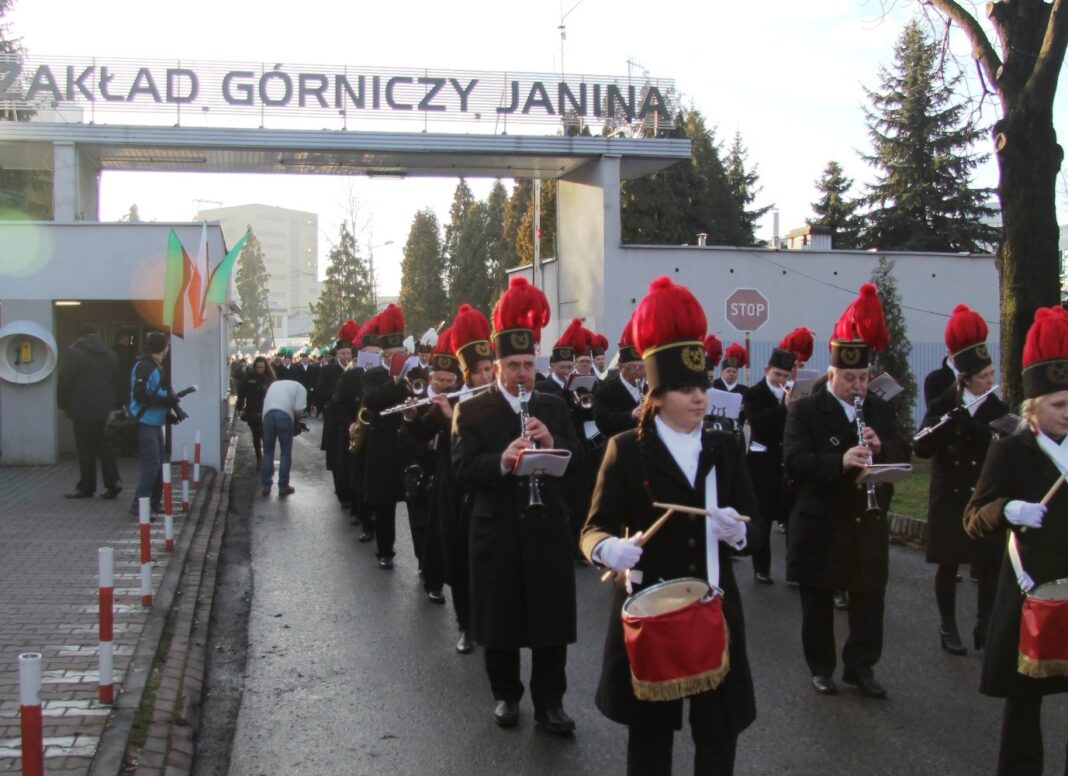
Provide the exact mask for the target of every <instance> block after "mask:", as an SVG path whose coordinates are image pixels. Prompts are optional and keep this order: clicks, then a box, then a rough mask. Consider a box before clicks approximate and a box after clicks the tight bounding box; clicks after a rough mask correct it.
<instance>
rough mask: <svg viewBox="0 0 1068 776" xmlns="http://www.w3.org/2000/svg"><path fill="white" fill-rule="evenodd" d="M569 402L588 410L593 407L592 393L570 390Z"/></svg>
mask: <svg viewBox="0 0 1068 776" xmlns="http://www.w3.org/2000/svg"><path fill="white" fill-rule="evenodd" d="M571 403H572V404H574V405H575V406H576V407H578V408H579V409H583V410H588V409H592V408H593V394H592V393H590V392H589V391H587V392H585V393H578V392H576V391H572V392H571Z"/></svg>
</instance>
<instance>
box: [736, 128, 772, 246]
mask: <svg viewBox="0 0 1068 776" xmlns="http://www.w3.org/2000/svg"><path fill="white" fill-rule="evenodd" d="M748 161H749V151H748V149H746V147H745V144H744V143H743V142H742V135H741V133H740V132H735V133H734V140H733V141H732V142H731V147H730V151H728V152H727V159H726V162H725V164H724V167H725V171H726V176H727V187H728V189H729V190H730V193H731V198H732V199H733V200H734V208H733V210H734V219H735V220H734V223H733V224H732V226H733V232H734V234H733V235H731V238H730V243H729V244H731V245H756V244H757V239H756V224H757V221H759V220H760V219H761V218H763V217H764V216H765V215H766V214H767V212H768V211H769V210H771V208H772V206H771V205H765V206H764V207H757V208H752V209H750V206H751V205H752V204H753V201H754V200H755V199H756V197H757V194H759V193H760V191H761V188H760V186H758V185H757V181H758V180H759V179H760V176H759V175H757V166H756V165H755V164H754V165H753V166H752V167H749V166H748V165H747V163H748Z"/></svg>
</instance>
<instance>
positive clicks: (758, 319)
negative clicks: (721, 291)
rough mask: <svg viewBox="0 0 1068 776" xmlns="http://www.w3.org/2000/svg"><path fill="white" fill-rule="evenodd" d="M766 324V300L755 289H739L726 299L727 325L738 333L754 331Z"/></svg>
mask: <svg viewBox="0 0 1068 776" xmlns="http://www.w3.org/2000/svg"><path fill="white" fill-rule="evenodd" d="M767 322H768V300H767V298H766V297H765V296H764V295H763V294H762V293H760V292H759V291H757V290H756V289H755V288H739V289H737V290H736V291H734V292H733V293H732V294H731V295H730V296H728V297H727V323H729V324H730V325H731V326H733V327H734V328H735V329H737V330H738V331H756V330H757V329H759V328H760V327H761V326H763V325H764V324H765V323H767Z"/></svg>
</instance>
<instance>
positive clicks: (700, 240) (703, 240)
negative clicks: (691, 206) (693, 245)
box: [697, 232, 708, 246]
mask: <svg viewBox="0 0 1068 776" xmlns="http://www.w3.org/2000/svg"><path fill="white" fill-rule="evenodd" d="M697 244H698V245H701V246H704V245H707V244H708V233H707V232H701V233H700V234H699V235H697Z"/></svg>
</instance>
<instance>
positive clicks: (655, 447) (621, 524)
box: [582, 427, 766, 735]
mask: <svg viewBox="0 0 1068 776" xmlns="http://www.w3.org/2000/svg"><path fill="white" fill-rule="evenodd" d="M702 447H703V451H702V453H701V458H700V459H699V464H698V472H697V482H698V483H699V485H698V487H697V488H694V486H693V484H692V483H690V482H688V481H687V480H686V477H685V475H684V474H683V473H682V470H681V469H680V468H679V466H678V464H676V463H675V459H674V458H673V457H672V455H671V452H670V451H669V450H668V449H667V447H665V446H664V443H663V442H662V441H661V440H660V438H659V436H657V434H656V430H655V427H654V428H653V430H652V431H648V432H646V433H645V434H644V436H643V439H642V441H641V442H639V439H638V432H637V430H636V429H635V430H632V431H627V432H624V433H622V434H618V435H617V436H614V437H612V439H611V440H609V442H608V449H607V450H606V451H605V456H604V461H603V462H602V464H601V469H600V472H599V474H598V477H597V487H596V489H595V490H594V494H593V503H592V505H591V507H590V514H589V518H588V520H587V521H586V526H585V528H584V529H583V532H582V549H583V552H584V553H585V554H586V557H587V558H589V557H591V555H592V553H593V549H594V547H596V546H597V543H598V542H600V541H601V540H602V539H605V538H607V537H608V536H623V535H624V532H625V531H626V532H629V534H630V535H631V536H633V535H634V534H635V533H637V532H638V531H644V530H646V529H648V528H649V526H650V525H652V524H653V522H655V521H656V519H657V518H659V517H660V515H661V514H662V513H661V510H659V509H656V508H654V507H653V501H654V500H655V501H663V502H667V503H672V504H685V505H689V506H696V507H703V506H705V503H704V502H705V486H704V482H705V477H706V474H707V472H709V471H711V467H712V466H715V467H716V473H715V476H716V489H717V497H718V499H719V506H732V507H734V508H735V509H737V510H738V511H739V512H740V513H742V514H744V515H748V516H749V518H750V520H751V521H752V522H750V523H749V524H748V526H747V541H749V542H753V543H754V544H753V545H752V546H749V545H747V546H746V548H745V550H744V551H743V552H744V553H750V552H752V551H753V550H755V549H759V548H758V547H757V546H755V544H756V543H757V542H759V541H761V540H762V537H763V536H764V535H766V532H765V531H763V530H762V526H761V525H760V522H761V520H762V518H761V516H760V512H759V508H758V506H757V502H756V496H755V494H754V493H753V486H752V483H751V482H750V480H749V472H748V469H747V468H746V464H745V450H744V448H743V447H742V445H741V444H740V443H739V442H738V440H737V438H736V437H735V436H734V435H733V434H731V433H729V432H724V431H712V430H710V429H706V430H705V431H704V439H703V445H702ZM645 483H648V487H646V486H645ZM718 544H719V569H720V577H719V587H720V588H721V589H722V590H723V615H724V618H725V619H726V621H727V628H728V631H729V638H730V671H729V672H728V673H727V677H726V678H725V679H724V680H723V684H721V685H720V686H719V687H718V688H716V689H715V690H713V691H712V692H715V693H722V694H723V696H724V700H725V703H726V707H727V710H728V712H727V717H728V720H729V723H730V726H731V732H732V733H733V734H734V735H737V734H738V733H740V732H741V731H742V730H744V729H745V728H746V727H748V726H749V725H750V724H751V723H752V722H753V720H754V719H755V718H756V700H755V696H754V694H753V679H752V675H751V673H750V670H749V660H748V658H747V656H746V646H745V618H744V616H743V612H742V599H741V595H740V594H739V592H738V583H737V582H736V581H735V578H734V570H733V568H732V564H731V560H730V558H731V555H732V554H736V553H735V552H734V551H733V550H732V549H730V548H729V547H728V546H727V545H725V544H724V543H722V542H719V543H718ZM635 569H637V570H640V571H641V572H642V581H641V583H640V584H634V585H633V590H634V591H635V592H638V591H639V590H641V589H642V588H644V587H648V586H650V585H653V584H656V583H658V582H661V581H666V580H669V579H678V578H680V577H698V578H701V579H707V578H708V568H707V561H706V543H705V519H704V518H701V517H699V516H696V515H695V516H691V515H681V514H676V515H674V516H672V517H671V518H669V519H668V521H667V522H666V523H665V524H664V525H663V527H662V528H661V529H660V530H659V531H658V532H657V534H656V536H654V537H653V538H652V539H651V540H650V541H649V543H648V544H647V545H645V547H644V552H643V553H642V557H641V560H640V561H639V562H638V565H637V566H635ZM620 576H622V575H620ZM626 595H627V593H626V589H625V587H624V584H623V581H622V580H619V581H618V582H617V584H616V589H615V594H614V596H613V598H612V606H611V609H610V611H609V620H608V632H607V636H606V638H605V647H604V659H603V662H602V664H601V679H600V683H599V684H598V687H597V708H599V709H600V710H601V712H602V713H603V714H604V715H605V716H606V717H608V718H609V719H611V720H613V721H615V722H619V723H622V724H624V725H636V726H639V727H651V728H662V729H674V730H678V729H680V728H681V727H682V701H655V702H654V701H640V700H638V699H637V698H635V697H634V690H633V688H632V685H631V675H630V663H629V661H628V659H627V652H626V647H625V646H624V644H623V623H622V618H621V617H620V611H621V608H622V606H623V602H624V600H625V598H626Z"/></svg>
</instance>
